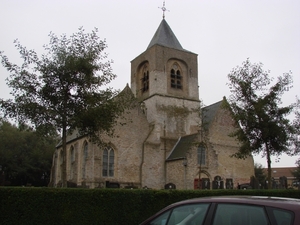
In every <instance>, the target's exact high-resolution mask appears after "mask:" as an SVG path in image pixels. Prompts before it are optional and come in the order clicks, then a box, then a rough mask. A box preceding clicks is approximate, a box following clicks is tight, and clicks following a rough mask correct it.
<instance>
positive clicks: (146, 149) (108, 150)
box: [50, 19, 254, 189]
mask: <svg viewBox="0 0 300 225" xmlns="http://www.w3.org/2000/svg"><path fill="white" fill-rule="evenodd" d="M123 92H125V93H127V94H129V95H133V96H134V98H135V101H136V104H135V106H134V107H133V108H131V109H130V110H128V112H126V114H124V116H125V117H126V121H130V122H126V124H125V125H123V126H121V125H116V127H115V132H114V134H115V137H113V138H112V137H104V141H105V142H106V143H109V145H108V147H103V148H101V147H99V146H98V145H97V144H94V143H92V142H89V140H88V138H85V137H79V136H77V135H76V134H72V135H70V136H69V137H68V140H67V159H66V160H67V161H66V163H67V180H68V184H69V185H70V186H77V187H89V188H107V187H120V188H130V187H136V188H152V189H164V188H176V189H198V188H200V189H217V188H228V189H230V188H236V187H237V185H238V184H241V183H249V182H250V177H251V176H253V175H254V162H253V158H252V157H248V158H247V159H245V160H243V159H236V158H233V157H230V156H231V155H232V154H234V153H235V152H237V151H238V146H239V143H238V142H237V141H236V140H235V139H234V138H232V137H229V136H228V135H229V134H230V133H231V132H232V131H233V130H234V129H236V126H235V124H234V123H233V120H232V118H231V115H230V112H229V111H227V110H225V109H224V108H223V107H222V106H223V104H224V101H226V99H223V100H221V101H220V102H217V103H215V104H212V105H210V106H207V107H204V108H201V107H200V100H199V88H198V64H197V54H195V53H193V52H190V51H188V50H185V49H184V48H182V46H181V44H180V43H179V41H178V40H177V38H176V36H175V35H174V33H173V31H172V30H171V28H170V26H169V25H168V23H167V22H166V20H165V19H163V20H162V21H161V23H160V25H159V27H158V29H157V31H156V33H155V34H154V36H153V38H152V40H151V41H150V44H149V45H148V47H147V49H146V50H145V51H144V52H143V53H141V54H140V55H139V56H137V57H136V58H135V59H133V60H132V61H131V85H130V87H129V86H128V85H127V86H126V87H125V88H124V90H123ZM120 120H122V119H120ZM61 171H62V146H61V145H58V146H57V149H56V151H55V153H54V157H53V165H52V174H51V182H50V185H51V186H54V187H59V186H60V185H61V177H62V176H61V174H62V172H61Z"/></svg>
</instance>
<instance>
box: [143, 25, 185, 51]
mask: <svg viewBox="0 0 300 225" xmlns="http://www.w3.org/2000/svg"><path fill="white" fill-rule="evenodd" d="M153 45H162V46H165V47H169V48H174V49H178V50H184V49H183V48H182V46H181V44H180V43H179V41H178V40H177V38H176V36H175V34H174V33H173V31H172V29H171V28H170V26H169V24H168V23H167V21H166V20H165V19H163V20H162V21H161V23H160V25H159V27H158V28H157V30H156V32H155V34H154V36H153V38H152V40H151V42H150V44H149V45H148V48H147V49H149V48H151V47H152V46H153Z"/></svg>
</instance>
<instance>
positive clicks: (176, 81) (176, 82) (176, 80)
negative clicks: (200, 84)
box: [170, 64, 182, 89]
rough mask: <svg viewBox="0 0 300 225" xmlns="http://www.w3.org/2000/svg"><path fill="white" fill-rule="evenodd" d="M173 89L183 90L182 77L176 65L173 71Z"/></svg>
mask: <svg viewBox="0 0 300 225" xmlns="http://www.w3.org/2000/svg"><path fill="white" fill-rule="evenodd" d="M170 76H171V88H176V89H182V76H181V73H180V70H179V68H178V66H177V65H176V64H174V65H173V68H172V69H171V75H170Z"/></svg>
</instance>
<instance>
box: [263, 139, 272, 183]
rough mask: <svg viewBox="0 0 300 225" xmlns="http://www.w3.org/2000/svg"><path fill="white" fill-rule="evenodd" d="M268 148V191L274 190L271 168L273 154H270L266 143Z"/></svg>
mask: <svg viewBox="0 0 300 225" xmlns="http://www.w3.org/2000/svg"><path fill="white" fill-rule="evenodd" d="M265 146H266V153H267V163H268V189H271V188H272V182H271V178H272V168H271V154H270V149H269V146H268V144H267V143H265Z"/></svg>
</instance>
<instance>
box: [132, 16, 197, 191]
mask: <svg viewBox="0 0 300 225" xmlns="http://www.w3.org/2000/svg"><path fill="white" fill-rule="evenodd" d="M131 90H132V92H133V94H134V95H135V97H136V98H137V100H138V101H139V102H141V106H142V108H143V110H144V112H145V114H146V117H147V120H148V123H149V124H150V126H151V128H150V130H151V131H150V133H149V135H148V138H147V140H146V141H145V143H144V145H143V150H142V153H143V154H142V156H143V160H142V165H141V167H140V168H141V171H140V173H141V184H142V185H143V186H148V187H153V188H157V189H160V188H164V185H166V184H167V181H168V175H167V174H168V172H167V161H166V160H167V158H168V156H169V155H170V154H171V151H172V149H173V147H174V146H175V145H176V143H177V142H178V140H179V139H180V138H181V137H182V136H186V135H191V134H197V133H198V132H199V128H200V126H201V117H200V115H199V112H200V100H199V91H198V68H197V54H195V53H192V52H190V51H187V50H185V49H184V48H182V46H181V44H180V43H179V41H178V40H177V38H176V36H175V34H174V33H173V31H172V30H171V28H170V26H169V25H168V23H167V22H166V20H165V19H164V18H163V20H162V21H161V23H160V25H159V27H158V29H157V30H156V32H155V34H154V36H153V38H152V40H151V41H150V44H149V45H148V47H147V49H146V51H144V52H143V53H142V54H140V55H139V56H137V57H136V58H135V59H133V60H132V61H131Z"/></svg>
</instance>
